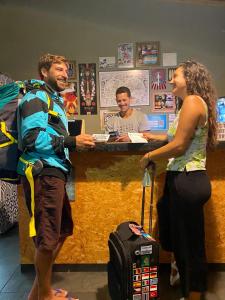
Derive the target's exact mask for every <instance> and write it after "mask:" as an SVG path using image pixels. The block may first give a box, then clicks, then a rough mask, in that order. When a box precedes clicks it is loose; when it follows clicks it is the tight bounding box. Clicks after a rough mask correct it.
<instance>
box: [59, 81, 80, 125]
mask: <svg viewBox="0 0 225 300" xmlns="http://www.w3.org/2000/svg"><path fill="white" fill-rule="evenodd" d="M61 95H62V97H63V100H64V107H65V111H66V116H67V118H68V119H75V116H76V115H78V99H77V82H68V83H67V87H66V89H65V90H64V91H63V92H61Z"/></svg>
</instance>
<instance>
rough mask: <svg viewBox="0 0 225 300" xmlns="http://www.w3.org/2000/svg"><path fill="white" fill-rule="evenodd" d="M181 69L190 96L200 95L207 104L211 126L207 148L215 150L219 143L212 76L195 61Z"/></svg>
mask: <svg viewBox="0 0 225 300" xmlns="http://www.w3.org/2000/svg"><path fill="white" fill-rule="evenodd" d="M179 67H181V68H182V69H183V72H184V78H185V80H186V84H187V93H188V95H198V96H200V97H201V98H202V99H203V100H204V101H205V103H206V104H207V107H208V125H209V131H208V142H207V147H208V148H214V147H215V145H216V143H217V122H216V100H217V96H216V91H215V88H214V85H213V82H212V78H211V75H210V73H209V71H208V70H207V68H206V67H205V66H204V65H202V64H201V63H199V62H197V61H194V60H187V61H185V62H182V63H181V64H179Z"/></svg>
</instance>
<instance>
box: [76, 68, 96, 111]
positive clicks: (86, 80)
mask: <svg viewBox="0 0 225 300" xmlns="http://www.w3.org/2000/svg"><path fill="white" fill-rule="evenodd" d="M79 87H80V114H81V115H96V114H97V95H96V64H79Z"/></svg>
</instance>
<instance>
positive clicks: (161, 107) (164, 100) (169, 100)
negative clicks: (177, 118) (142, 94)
mask: <svg viewBox="0 0 225 300" xmlns="http://www.w3.org/2000/svg"><path fill="white" fill-rule="evenodd" d="M151 104H152V111H154V112H156V111H157V112H173V113H174V112H175V109H176V102H175V96H174V95H173V94H172V93H171V92H166V91H165V92H155V93H152V97H151Z"/></svg>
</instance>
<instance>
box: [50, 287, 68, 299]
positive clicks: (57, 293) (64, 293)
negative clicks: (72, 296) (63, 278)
mask: <svg viewBox="0 0 225 300" xmlns="http://www.w3.org/2000/svg"><path fill="white" fill-rule="evenodd" d="M53 293H54V296H56V297H67V296H68V292H67V291H66V290H64V289H53Z"/></svg>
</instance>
